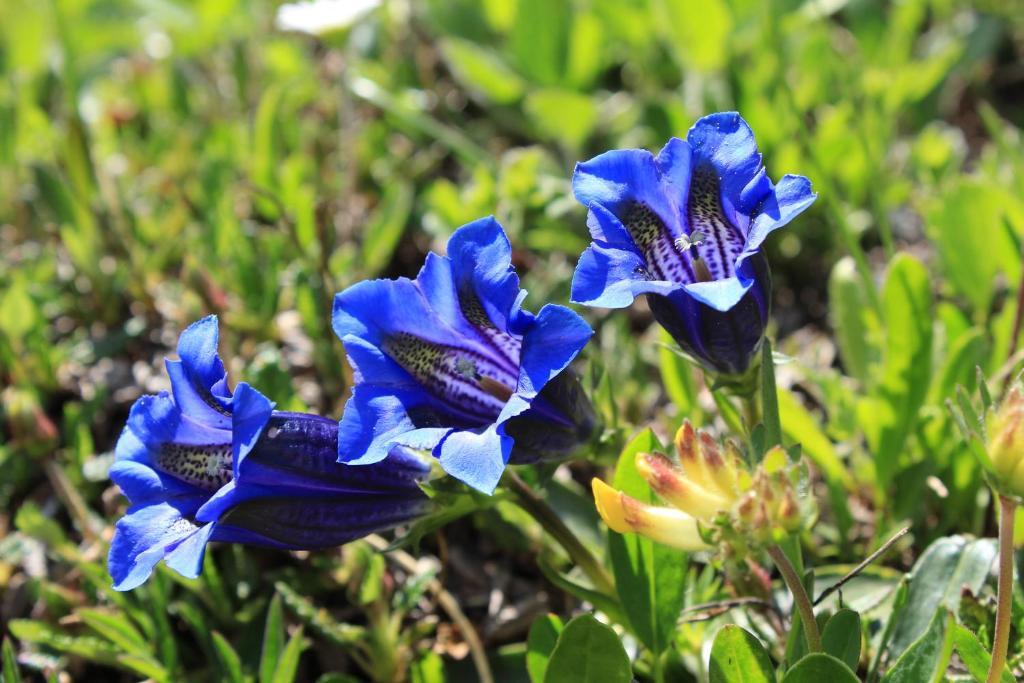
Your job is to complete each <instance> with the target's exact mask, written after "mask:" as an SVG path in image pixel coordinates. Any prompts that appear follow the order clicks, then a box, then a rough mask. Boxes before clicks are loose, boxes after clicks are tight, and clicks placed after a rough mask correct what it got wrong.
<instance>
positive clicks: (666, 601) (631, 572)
mask: <svg viewBox="0 0 1024 683" xmlns="http://www.w3.org/2000/svg"><path fill="white" fill-rule="evenodd" d="M660 450H662V446H661V444H660V443H658V440H657V438H655V436H654V432H652V431H651V430H650V429H646V430H644V431H643V432H641V433H640V434H638V435H637V436H636V437H634V438H633V440H632V441H630V442H629V443H628V444H626V447H625V448H624V449H623V451H622V454H621V455H620V456H619V461H618V465H617V466H616V468H615V479H614V481H613V484H612V485H613V487H614V488H616V489H618V490H620V491H623V492H624V493H626V494H627V495H629V496H632V497H633V498H636V499H637V500H640V501H643V502H646V503H652V504H660V503H659V501H658V499H657V497H656V495H655V494H654V492H652V491H651V488H650V487H649V486H648V485H647V482H646V481H645V480H644V478H643V477H642V476H640V473H639V472H638V471H637V469H636V462H635V460H636V454H637V453H650V452H654V451H660ZM608 552H609V556H610V557H611V562H612V571H613V572H614V574H615V586H616V588H617V590H618V592H619V600H620V602H621V603H622V609H623V611H624V612H625V613H626V618H627V619H628V621H629V623H630V625H631V626H632V627H633V632H635V633H636V635H637V637H638V638H639V639H640V641H641V642H643V644H644V645H646V646H647V647H648V649H650V650H651V651H652V652H654V653H655V654H661V653H662V652H664V651H665V649H666V648H667V647H668V645H669V643H670V642H671V640H672V634H673V633H674V632H675V627H676V621H677V620H678V619H679V613H680V611H681V610H682V606H683V597H684V589H685V585H686V567H687V558H686V556H685V555H684V554H683V553H681V552H680V551H678V550H675V549H673V548H668V547H666V546H663V545H660V544H657V543H654V542H653V541H651V540H649V539H647V538H645V537H643V536H641V535H639V534H617V533H615V532H614V531H609V532H608Z"/></svg>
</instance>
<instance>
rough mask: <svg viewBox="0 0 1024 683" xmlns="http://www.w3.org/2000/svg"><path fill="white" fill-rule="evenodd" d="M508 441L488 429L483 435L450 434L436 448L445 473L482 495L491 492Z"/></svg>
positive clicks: (502, 465) (509, 445)
mask: <svg viewBox="0 0 1024 683" xmlns="http://www.w3.org/2000/svg"><path fill="white" fill-rule="evenodd" d="M512 445H513V442H512V439H511V438H510V437H508V436H505V435H504V434H499V433H498V431H497V428H495V427H494V426H491V427H490V428H488V429H486V430H485V431H484V432H483V433H476V432H471V431H460V432H452V433H451V434H450V435H449V436H448V437H447V438H445V440H444V441H442V442H441V445H440V447H439V455H438V457H439V458H440V460H441V467H442V468H443V469H444V471H445V472H447V473H448V474H450V475H452V476H453V477H455V478H456V479H458V480H459V481H462V482H464V483H466V484H468V485H469V486H472V487H473V488H475V489H476V490H478V491H481V492H483V493H486V494H491V493H493V492H494V489H495V487H497V485H498V481H499V480H500V479H501V475H502V473H503V472H504V471H505V465H506V464H507V463H508V458H509V455H510V454H511V453H512Z"/></svg>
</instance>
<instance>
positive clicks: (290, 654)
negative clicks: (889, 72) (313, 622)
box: [271, 626, 306, 683]
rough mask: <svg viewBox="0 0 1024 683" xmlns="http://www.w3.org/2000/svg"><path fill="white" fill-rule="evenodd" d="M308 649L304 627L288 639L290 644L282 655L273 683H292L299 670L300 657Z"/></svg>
mask: <svg viewBox="0 0 1024 683" xmlns="http://www.w3.org/2000/svg"><path fill="white" fill-rule="evenodd" d="M305 648H306V640H305V638H303V634H302V627H301V626H300V627H299V628H297V629H295V633H293V634H292V637H291V638H289V639H288V644H287V645H286V646H285V648H284V652H282V653H281V659H280V661H278V662H277V668H276V669H274V677H273V678H272V679H271V680H272V681H273V683H292V682H293V681H294V680H295V674H296V672H297V671H298V670H299V657H300V656H301V655H302V651H303V650H304V649H305Z"/></svg>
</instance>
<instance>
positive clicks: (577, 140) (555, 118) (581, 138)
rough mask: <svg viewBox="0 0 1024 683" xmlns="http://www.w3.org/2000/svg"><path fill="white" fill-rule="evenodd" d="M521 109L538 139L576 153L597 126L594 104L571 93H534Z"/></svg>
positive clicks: (553, 90)
mask: <svg viewBox="0 0 1024 683" xmlns="http://www.w3.org/2000/svg"><path fill="white" fill-rule="evenodd" d="M552 4H559V3H552ZM524 108H525V111H526V115H527V116H528V117H529V118H530V121H531V122H532V123H533V125H534V126H535V127H536V129H537V131H538V132H539V133H540V134H541V135H543V136H544V137H546V138H548V139H551V140H555V141H556V142H560V143H562V144H563V145H564V146H565V147H566V148H567V149H569V150H571V151H577V150H579V149H580V148H581V147H582V146H583V143H584V142H586V140H587V138H589V137H590V134H591V133H592V132H593V130H594V127H595V126H596V125H597V115H598V111H597V103H596V102H595V101H594V99H593V98H592V97H590V96H589V95H584V94H581V93H578V92H574V91H572V90H562V89H560V88H543V89H540V90H534V91H533V92H531V93H530V94H529V95H527V96H526V102H525V103H524Z"/></svg>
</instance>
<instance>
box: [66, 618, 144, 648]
mask: <svg viewBox="0 0 1024 683" xmlns="http://www.w3.org/2000/svg"><path fill="white" fill-rule="evenodd" d="M75 614H77V615H78V616H79V618H81V620H82V621H83V622H84V623H85V624H86V625H87V626H89V628H91V629H92V630H94V631H96V632H97V633H99V634H100V635H101V636H103V637H104V638H106V639H107V640H109V641H110V642H112V643H113V644H114V645H117V646H118V647H120V648H121V649H122V650H123V651H124V652H127V653H131V654H137V655H142V656H144V657H145V656H148V657H152V655H153V647H152V644H151V643H150V642H149V641H148V640H146V638H145V637H143V635H142V634H141V633H139V632H138V630H137V629H136V628H135V627H134V626H133V625H132V623H131V621H130V620H129V619H128V618H127V617H126V616H125V615H124V614H120V613H113V612H104V611H102V610H98V609H86V608H83V609H78V610H76V611H75Z"/></svg>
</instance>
